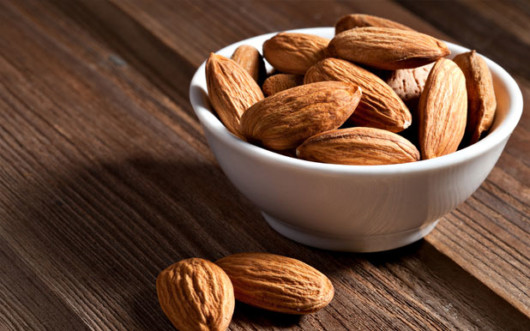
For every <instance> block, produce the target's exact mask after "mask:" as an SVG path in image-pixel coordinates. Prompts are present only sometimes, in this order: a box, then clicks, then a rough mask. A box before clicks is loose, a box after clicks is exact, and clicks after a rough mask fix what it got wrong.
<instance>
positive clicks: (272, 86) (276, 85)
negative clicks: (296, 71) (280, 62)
mask: <svg viewBox="0 0 530 331" xmlns="http://www.w3.org/2000/svg"><path fill="white" fill-rule="evenodd" d="M303 83H304V76H302V75H293V74H277V75H272V76H270V77H269V78H267V79H265V81H264V82H263V86H262V89H263V93H264V94H265V96H271V95H273V94H276V93H278V92H280V91H284V90H287V89H290V88H293V87H295V86H298V85H302V84H303Z"/></svg>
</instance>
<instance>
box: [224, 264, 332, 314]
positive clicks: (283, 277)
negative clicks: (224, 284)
mask: <svg viewBox="0 0 530 331" xmlns="http://www.w3.org/2000/svg"><path fill="white" fill-rule="evenodd" d="M216 263H217V265H219V266H220V267H221V268H223V270H224V271H225V272H226V273H227V274H228V276H229V277H230V279H231V280H232V284H233V285H234V292H235V296H236V299H237V300H239V301H241V302H244V303H246V304H249V305H252V306H256V307H259V308H264V309H268V310H272V311H276V312H281V313H288V314H308V313H313V312H315V311H317V310H320V309H322V308H323V307H325V306H326V305H328V304H329V302H330V301H331V300H332V299H333V295H334V289H333V285H332V284H331V281H330V280H329V279H328V278H327V277H326V276H325V275H324V274H322V273H321V272H320V271H318V270H316V269H315V268H313V267H311V266H309V265H307V264H305V263H303V262H301V261H299V260H296V259H292V258H288V257H284V256H280V255H275V254H267V253H240V254H234V255H230V256H227V257H224V258H222V259H220V260H218V261H217V262H216Z"/></svg>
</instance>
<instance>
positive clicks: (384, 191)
mask: <svg viewBox="0 0 530 331" xmlns="http://www.w3.org/2000/svg"><path fill="white" fill-rule="evenodd" d="M295 31H297V32H305V33H311V34H317V35H320V36H323V37H328V38H331V37H332V36H333V28H310V29H301V30H295ZM273 35H275V33H271V34H267V35H262V36H258V37H254V38H250V39H247V40H243V41H241V42H238V43H236V44H233V45H230V46H227V47H225V48H223V49H222V50H220V51H218V52H217V53H219V54H221V55H224V56H227V57H230V56H231V54H232V52H233V51H234V50H235V49H236V48H237V47H238V46H239V45H241V44H249V45H253V46H255V47H257V48H258V49H261V45H262V43H263V42H264V41H265V40H267V39H269V38H270V37H272V36H273ZM447 44H448V46H449V48H450V49H451V51H452V53H453V55H456V54H458V53H462V52H465V51H467V49H466V48H463V47H461V46H458V45H454V44H451V43H447ZM486 61H487V63H488V65H489V67H490V69H491V71H492V73H493V78H494V84H495V93H496V95H497V103H498V109H497V113H498V115H497V117H496V119H495V122H494V125H493V130H492V132H490V134H488V136H486V137H485V138H484V139H482V140H481V141H479V142H478V143H476V144H474V145H473V146H470V147H467V148H465V149H463V150H460V151H457V152H455V153H452V154H449V155H446V156H443V157H439V158H435V159H431V160H425V161H419V162H414V163H408V164H397V165H384V166H346V165H334V164H323V163H316V162H309V161H304V160H299V159H295V158H291V157H287V156H284V155H280V154H277V153H274V152H270V151H267V150H265V149H263V148H260V147H257V146H254V145H251V144H248V143H246V142H244V141H241V140H240V139H238V138H237V137H235V136H233V135H232V134H230V133H229V132H228V131H227V130H226V129H225V128H224V126H223V125H222V124H221V122H220V121H219V120H218V119H217V117H216V116H215V115H214V114H213V113H212V112H211V111H210V108H209V107H210V106H209V103H208V100H207V95H206V79H205V72H204V63H203V64H202V65H201V66H200V67H199V68H198V70H197V72H196V74H195V76H194V77H193V80H192V82H191V86H190V100H191V104H192V106H193V109H194V110H195V113H196V114H197V117H198V118H199V120H200V122H201V124H202V126H203V128H204V131H205V134H206V137H207V140H208V143H209V145H210V148H211V149H212V151H213V152H214V154H215V156H216V158H217V160H218V162H219V164H220V166H221V168H222V169H223V171H224V172H225V174H226V175H227V177H228V178H229V179H230V180H231V181H232V183H233V184H234V185H235V186H236V187H237V188H238V189H239V190H240V191H241V192H242V193H243V194H244V195H245V196H246V197H247V198H249V199H250V200H251V201H252V202H253V203H255V204H256V205H257V206H258V207H259V208H260V209H261V210H263V211H264V212H265V213H266V214H267V216H266V220H267V222H268V223H269V224H270V225H271V226H272V227H273V228H274V229H275V230H277V231H278V232H280V233H282V234H283V235H285V236H287V237H289V238H291V239H293V240H296V241H298V242H301V243H304V244H306V245H310V246H315V247H319V248H326V249H334V250H345V251H358V252H375V251H381V250H387V249H392V248H397V247H400V246H403V245H406V244H409V243H411V242H414V241H416V240H418V239H420V238H421V237H423V236H424V235H426V234H427V233H428V232H429V231H431V230H432V228H434V225H435V222H436V221H437V220H438V219H439V218H440V217H442V216H443V215H444V214H446V213H448V212H450V211H451V210H453V209H454V208H456V206H457V205H458V204H460V203H462V202H463V201H465V200H466V199H467V198H468V197H469V196H470V195H471V194H472V193H473V192H474V191H475V190H476V189H477V188H478V187H479V186H480V184H481V183H482V182H483V181H484V179H485V178H486V177H487V175H488V174H489V173H490V171H491V170H492V168H493V167H494V165H495V163H496V162H497V160H498V158H499V156H500V154H501V153H502V150H503V149H504V146H505V145H506V142H507V140H508V138H509V136H510V134H511V133H512V131H513V129H514V128H515V126H516V125H517V123H518V121H519V118H520V117H521V113H522V108H523V104H522V95H521V92H520V90H519V88H518V86H517V84H516V83H515V81H514V80H513V78H512V77H511V76H510V75H509V74H508V73H506V71H505V70H504V69H502V68H501V67H500V66H498V65H497V64H495V63H494V62H492V61H490V60H489V59H486ZM269 215H270V216H269Z"/></svg>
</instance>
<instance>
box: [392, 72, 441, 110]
mask: <svg viewBox="0 0 530 331" xmlns="http://www.w3.org/2000/svg"><path fill="white" fill-rule="evenodd" d="M433 65H434V63H429V64H426V65H424V66H421V67H417V68H411V69H398V70H395V71H393V72H392V73H391V74H390V76H389V77H388V78H387V80H386V83H387V84H388V85H389V86H390V87H391V88H392V89H393V90H394V92H396V94H397V95H398V96H399V97H400V98H401V100H403V101H404V102H405V103H406V104H417V102H418V101H419V99H420V95H421V92H422V91H423V87H424V86H425V82H426V81H427V77H428V76H429V72H430V71H431V69H432V67H433Z"/></svg>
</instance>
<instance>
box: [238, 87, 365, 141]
mask: <svg viewBox="0 0 530 331" xmlns="http://www.w3.org/2000/svg"><path fill="white" fill-rule="evenodd" d="M360 99H361V90H360V89H359V87H357V86H355V85H353V84H350V83H343V82H319V83H314V84H307V85H301V86H297V87H293V88H291V89H288V90H285V91H282V92H278V93H276V94H274V95H272V96H270V97H267V98H266V99H264V100H262V101H260V102H258V103H256V104H255V105H254V106H252V107H250V108H249V109H248V110H247V111H246V112H245V113H244V114H243V117H242V118H241V132H242V134H243V136H245V137H246V138H247V139H248V140H249V141H258V142H261V143H262V144H263V145H264V146H265V147H267V148H270V149H275V150H284V149H289V148H294V147H297V146H298V145H299V144H301V143H302V142H303V141H304V140H305V139H307V138H309V137H311V136H312V135H314V134H317V133H319V132H322V131H327V130H331V129H336V128H338V127H339V126H341V125H342V124H343V123H344V122H345V121H346V120H347V119H348V117H350V116H351V114H352V113H353V111H354V110H355V108H356V107H357V104H358V103H359V100H360Z"/></svg>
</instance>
